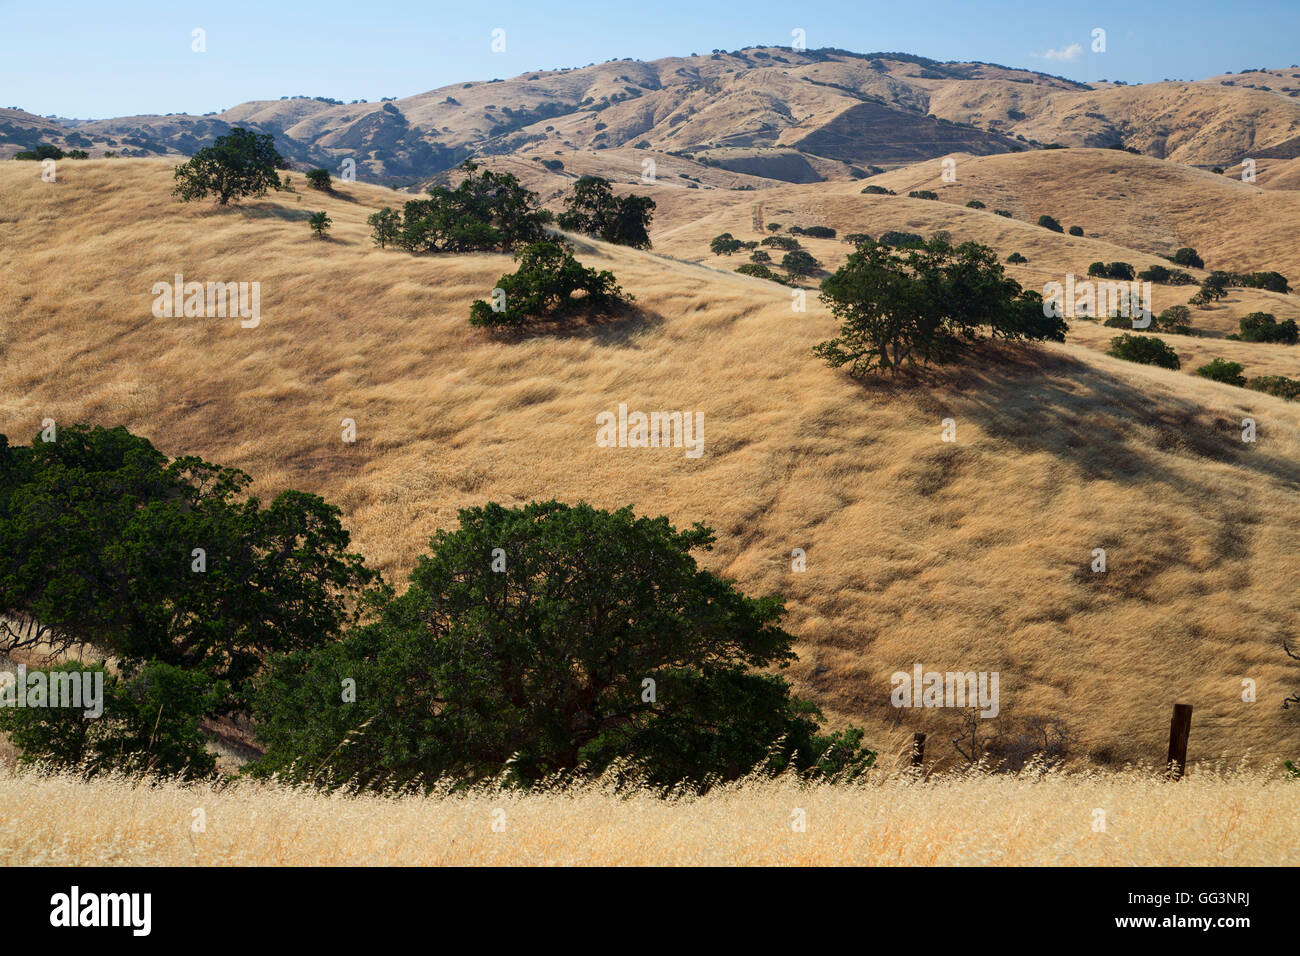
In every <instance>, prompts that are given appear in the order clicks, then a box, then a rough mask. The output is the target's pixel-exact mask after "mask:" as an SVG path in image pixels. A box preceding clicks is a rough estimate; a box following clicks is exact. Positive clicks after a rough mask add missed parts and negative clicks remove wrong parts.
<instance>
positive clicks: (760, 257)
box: [749, 249, 772, 262]
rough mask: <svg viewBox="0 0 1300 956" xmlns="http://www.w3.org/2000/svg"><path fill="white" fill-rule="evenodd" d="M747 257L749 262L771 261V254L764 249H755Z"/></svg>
mask: <svg viewBox="0 0 1300 956" xmlns="http://www.w3.org/2000/svg"><path fill="white" fill-rule="evenodd" d="M749 259H750V261H751V262H771V261H772V256H771V254H770V253H768V252H767V250H766V249H755V250H754V252H753V253H752V254H751V255H750V257H749Z"/></svg>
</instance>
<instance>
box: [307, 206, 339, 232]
mask: <svg viewBox="0 0 1300 956" xmlns="http://www.w3.org/2000/svg"><path fill="white" fill-rule="evenodd" d="M307 224H308V225H310V226H311V231H312V232H313V233H315V234H316V238H317V239H324V238H325V233H327V232H329V228H330V226H332V225H334V220H332V219H330V217H329V215H328V214H327V213H325V212H324V211H322V212H314V213H312V214H311V215H310V216H308V217H307Z"/></svg>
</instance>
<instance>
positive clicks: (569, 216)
mask: <svg viewBox="0 0 1300 956" xmlns="http://www.w3.org/2000/svg"><path fill="white" fill-rule="evenodd" d="M654 209H655V202H654V200H653V199H651V198H649V197H648V196H616V195H614V191H613V189H612V188H611V187H610V184H609V180H607V179H601V178H600V177H599V176H583V177H582V178H581V179H579V180H578V181H577V182H576V183H574V184H573V194H572V195H570V196H569V197H568V198H566V199H565V201H564V212H562V213H560V215H559V216H558V217H557V220H556V221H557V222H558V223H559V226H560V228H561V229H570V230H573V231H574V232H581V233H585V234H586V235H589V236H595V237H596V238H597V239H603V240H604V241H605V242H612V243H615V244H617V245H620V246H631V247H632V248H633V249H649V248H650V232H649V229H650V219H651V217H652V216H653V215H654Z"/></svg>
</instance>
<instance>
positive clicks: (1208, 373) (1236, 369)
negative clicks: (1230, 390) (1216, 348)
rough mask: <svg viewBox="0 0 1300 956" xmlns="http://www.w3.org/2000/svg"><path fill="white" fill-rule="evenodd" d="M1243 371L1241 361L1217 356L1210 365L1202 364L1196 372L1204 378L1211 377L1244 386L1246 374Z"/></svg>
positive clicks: (1225, 382)
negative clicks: (1226, 359) (1231, 360)
mask: <svg viewBox="0 0 1300 956" xmlns="http://www.w3.org/2000/svg"><path fill="white" fill-rule="evenodd" d="M1241 372H1242V366H1241V363H1239V362H1226V361H1224V360H1223V359H1221V358H1216V359H1215V360H1214V361H1212V362H1210V363H1209V364H1208V365H1202V366H1201V367H1200V368H1198V369H1197V370H1196V374H1197V375H1200V376H1201V377H1202V378H1210V379H1213V380H1214V381H1216V382H1223V383H1224V384H1225V385H1237V386H1240V387H1242V388H1244V387H1245V385H1246V376H1244V375H1242V374H1241Z"/></svg>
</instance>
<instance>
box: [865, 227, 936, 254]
mask: <svg viewBox="0 0 1300 956" xmlns="http://www.w3.org/2000/svg"><path fill="white" fill-rule="evenodd" d="M876 241H877V242H879V243H880V244H881V245H885V246H893V247H894V248H896V249H919V248H921V247H922V246H923V245H925V238H924V237H923V236H921V235H919V234H917V233H915V232H898V231H896V230H893V229H891V230H889V231H888V232H882V233H881V234H880V238H879V239H877V240H876Z"/></svg>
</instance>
